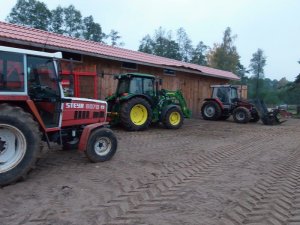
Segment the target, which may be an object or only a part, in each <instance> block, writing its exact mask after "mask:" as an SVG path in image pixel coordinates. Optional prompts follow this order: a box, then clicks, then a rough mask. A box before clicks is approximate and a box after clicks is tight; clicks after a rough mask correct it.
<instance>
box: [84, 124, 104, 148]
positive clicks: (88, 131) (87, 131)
mask: <svg viewBox="0 0 300 225" xmlns="http://www.w3.org/2000/svg"><path fill="white" fill-rule="evenodd" d="M106 125H108V123H107V122H103V123H94V124H90V125H87V126H86V127H85V128H84V130H83V132H82V134H81V137H80V141H79V145H78V150H79V151H81V152H83V151H85V150H86V148H87V143H88V140H89V136H90V134H91V132H92V131H93V130H95V129H97V128H100V127H104V126H106Z"/></svg>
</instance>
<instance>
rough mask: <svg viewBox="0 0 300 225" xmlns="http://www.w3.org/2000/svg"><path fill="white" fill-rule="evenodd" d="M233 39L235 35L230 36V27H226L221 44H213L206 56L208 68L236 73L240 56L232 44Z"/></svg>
mask: <svg viewBox="0 0 300 225" xmlns="http://www.w3.org/2000/svg"><path fill="white" fill-rule="evenodd" d="M235 38H236V35H234V36H232V35H231V29H230V27H227V28H226V30H225V32H224V36H223V41H222V43H221V44H214V47H213V49H212V50H211V51H210V52H209V54H208V65H209V66H211V67H213V68H217V69H221V70H227V71H231V72H233V73H235V74H236V73H237V65H238V63H239V59H240V56H239V54H238V52H237V49H236V47H235V46H234V44H233V42H234V40H235Z"/></svg>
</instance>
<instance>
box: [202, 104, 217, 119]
mask: <svg viewBox="0 0 300 225" xmlns="http://www.w3.org/2000/svg"><path fill="white" fill-rule="evenodd" d="M215 113H216V109H215V107H213V106H206V107H205V109H204V114H205V116H206V117H213V116H214V115H215Z"/></svg>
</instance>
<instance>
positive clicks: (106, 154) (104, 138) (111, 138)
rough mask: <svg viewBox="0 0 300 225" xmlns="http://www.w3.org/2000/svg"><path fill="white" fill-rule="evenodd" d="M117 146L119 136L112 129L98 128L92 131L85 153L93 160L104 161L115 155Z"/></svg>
mask: <svg viewBox="0 0 300 225" xmlns="http://www.w3.org/2000/svg"><path fill="white" fill-rule="evenodd" d="M117 146H118V142H117V138H116V136H115V135H114V133H113V132H112V131H111V130H110V129H108V128H98V129H96V130H94V131H93V132H92V133H91V135H90V137H89V140H88V144H87V149H86V151H85V154H86V156H87V157H88V159H89V160H90V161H92V162H104V161H108V160H110V159H111V158H112V157H113V156H114V154H115V153H116V151H117Z"/></svg>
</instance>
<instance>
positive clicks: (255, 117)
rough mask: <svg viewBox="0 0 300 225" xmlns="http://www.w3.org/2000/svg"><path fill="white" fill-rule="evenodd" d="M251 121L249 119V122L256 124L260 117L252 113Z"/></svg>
mask: <svg viewBox="0 0 300 225" xmlns="http://www.w3.org/2000/svg"><path fill="white" fill-rule="evenodd" d="M251 117H252V118H251V119H250V122H251V123H256V122H258V121H259V120H260V116H259V115H258V113H257V112H254V113H252V114H251Z"/></svg>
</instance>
